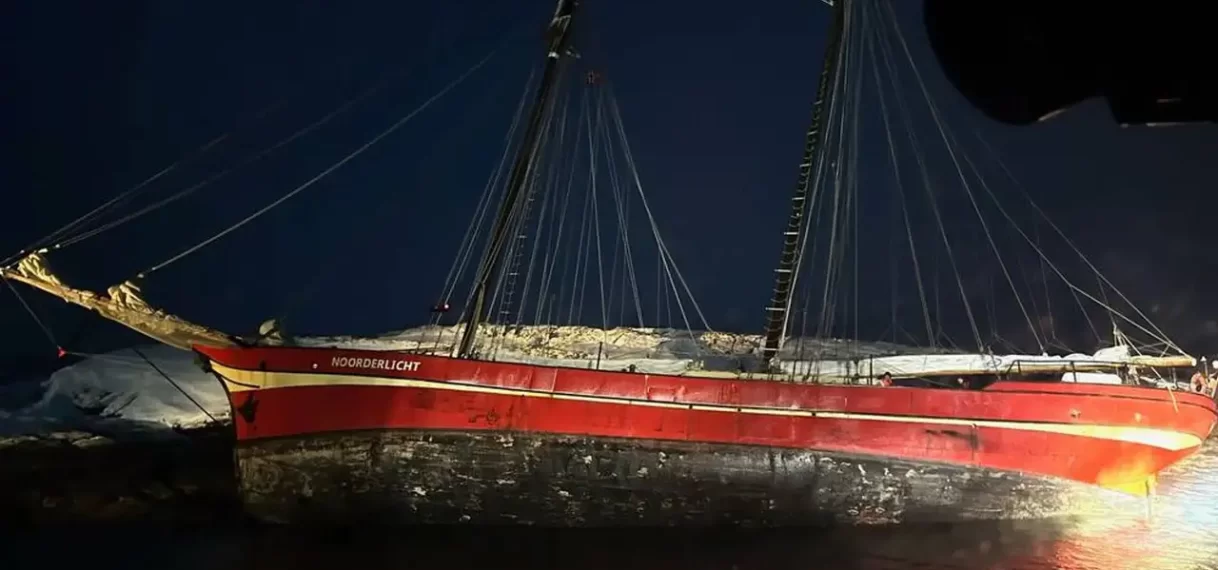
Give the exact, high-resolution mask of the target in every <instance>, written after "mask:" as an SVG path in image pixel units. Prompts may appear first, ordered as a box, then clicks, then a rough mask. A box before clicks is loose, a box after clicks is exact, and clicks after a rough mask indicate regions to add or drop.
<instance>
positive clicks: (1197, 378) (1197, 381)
mask: <svg viewBox="0 0 1218 570" xmlns="http://www.w3.org/2000/svg"><path fill="white" fill-rule="evenodd" d="M1190 382H1191V384H1192V386H1193V391H1194V392H1196V393H1198V394H1200V393H1202V392H1204V391H1205V376H1204V375H1202V374H1201V373H1200V372H1194V373H1193V377H1192V380H1191V381H1190Z"/></svg>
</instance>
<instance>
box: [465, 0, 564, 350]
mask: <svg viewBox="0 0 1218 570" xmlns="http://www.w3.org/2000/svg"><path fill="white" fill-rule="evenodd" d="M576 4H577V2H576V0H558V6H557V8H555V10H554V17H553V18H552V19H551V20H550V25H549V27H548V28H547V29H546V64H545V70H544V71H543V72H542V76H541V84H540V85H539V86H538V88H537V97H536V99H535V100H534V101H533V108H532V111H531V112H530V115H529V122H528V124H527V126H526V127H525V131H524V138H523V139H522V141H521V143H520V149H519V151H518V152H517V154H516V160H515V161H514V162H513V164H512V171H511V175H510V176H509V177H508V186H507V190H506V192H505V193H504V196H503V203H502V207H501V208H500V209H499V216H498V217H497V218H495V226H494V228H493V229H492V230H491V241H490V244H489V247H488V248H487V250H486V254H485V255H484V256H483V258H482V262H481V263H480V264H479V265H478V273H477V275H476V277H475V280H474V295H473V299H472V300H471V301H470V305H469V307H467V309H468V310H467V311H466V325H465V331H464V332H463V333H462V334H461V344H460V348H459V349H458V352H457V356H458V357H461V358H468V357H470V356H471V353H472V351H473V348H474V342H475V341H476V340H477V337H478V326H479V325H481V324H482V321H483V320H485V319H486V317H487V315H485V314H484V313H486V311H487V309H486V290H487V285H488V284H489V283H490V282H491V281H492V279H493V278H494V277H495V276H496V275H497V274H498V272H499V269H500V266H501V264H502V262H503V256H504V253H505V252H506V250H507V247H506V245H507V244H506V242H507V238H508V234H509V233H511V232H510V226H511V224H510V223H509V222H510V221H511V218H512V215H513V214H515V213H516V211H517V210H518V209H519V206H520V198H521V192H520V191H521V188H522V187H523V186H524V184H525V181H526V180H528V179H529V173H530V171H531V170H532V167H533V164H534V162H535V161H534V158H535V157H536V155H537V150H538V148H537V147H538V146H539V144H538V143H539V136H538V135H539V134H540V130H541V123H542V121H543V120H544V118H545V116H546V112H547V110H548V109H549V107H550V104H551V103H552V102H553V91H554V85H555V84H556V83H558V77H559V74H560V71H561V67H560V66H559V60H560V59H562V57H563V55H565V54H564V52H565V51H566V49H567V43H568V40H569V39H570V35H571V33H570V32H571V18H572V15H573V14H574V13H575V7H576Z"/></svg>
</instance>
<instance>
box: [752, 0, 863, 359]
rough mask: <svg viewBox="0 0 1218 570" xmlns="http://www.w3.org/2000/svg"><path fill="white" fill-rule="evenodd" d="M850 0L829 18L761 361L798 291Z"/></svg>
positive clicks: (777, 341) (776, 344) (771, 352)
mask: <svg viewBox="0 0 1218 570" xmlns="http://www.w3.org/2000/svg"><path fill="white" fill-rule="evenodd" d="M847 1H848V0H836V1H835V2H834V3H833V15H832V16H831V17H830V23H829V36H828V42H827V43H826V47H825V55H824V60H823V61H822V63H821V71H820V84H819V85H818V86H817V88H816V102H815V103H813V105H812V124H811V125H810V126H809V127H808V133H807V135H806V136H805V139H804V154H803V159H802V160H801V161H800V164H799V179H798V181H797V182H796V184H795V195H794V196H792V197H791V214H790V217H789V218H788V219H787V227H786V230H784V231H783V243H782V254H781V255H780V256H779V260H778V267H777V268H776V269H775V270H774V274H775V275H774V295H773V297H772V298H771V300H770V305H769V306H768V307H766V324H765V332H764V336H765V341H764V343H763V344H762V352H761V354H762V358H763V359H764V360H765V361H766V362H769V361H771V360H772V359H773V358H774V356H775V355H776V354H777V353H778V349H779V348H780V346H781V345H782V339H783V337H784V336H786V332H787V325H788V323H789V322H790V313H791V293H792V292H793V290H794V289H795V282H796V275H795V272H796V271H797V270H798V268H799V259H800V257H801V256H802V255H803V245H804V240H803V236H804V235H805V232H806V225H807V222H806V220H805V219H804V214H805V213H806V212H807V198H808V191H809V189H810V188H811V186H812V184H814V182H815V181H814V179H813V178H814V176H815V173H816V165H817V163H818V161H819V160H820V146H821V142H822V141H823V140H824V128H823V126H824V124H823V123H824V115H825V111H826V109H829V108H830V104H831V102H832V99H833V91H834V90H835V89H834V86H833V83H834V81H835V80H836V78H837V61H838V59H839V56H840V54H841V46H842V28H843V27H844V25H845V18H846V16H845V13H846V8H845V4H846V2H847Z"/></svg>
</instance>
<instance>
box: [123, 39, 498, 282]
mask: <svg viewBox="0 0 1218 570" xmlns="http://www.w3.org/2000/svg"><path fill="white" fill-rule="evenodd" d="M496 52H498V48H496V49H495V50H492V51H491V53H489V54H487V55H486V57H484V58H482V60H481V61H479V62H478V63H476V64H475V65H474V66H473V67H471V68H470V69H468V70H466V71H465V73H463V74H461V76H460V77H458V78H457V79H455V80H453V81H452V82H451V83H449V84H448V85H446V86H445V87H444V88H443V89H441V90H440V92H439V93H436V94H435V95H433V96H431V98H429V99H427V101H425V102H424V103H423V104H422V105H420V106H419V107H417V108H415V109H414V110H413V111H411V112H410V113H408V114H407V115H406V116H404V117H402V118H401V119H398V121H397V122H395V123H394V124H393V125H391V126H390V127H389V128H388V129H385V130H384V131H381V133H380V134H378V135H377V136H375V137H373V138H372V140H370V141H368V142H366V143H364V144H363V145H362V146H360V147H359V148H357V149H355V150H354V151H352V152H351V153H350V154H348V155H347V156H345V157H344V158H342V159H341V160H339V161H338V162H336V163H334V164H332V165H331V166H330V167H328V168H326V169H325V170H323V171H321V172H320V173H319V174H317V175H316V176H314V177H313V178H311V179H309V180H308V181H306V182H305V183H304V184H301V185H300V186H297V187H296V188H295V189H293V190H292V191H291V192H288V193H287V194H285V195H283V196H281V197H280V198H279V199H277V200H275V201H274V202H271V203H270V204H267V205H266V206H264V207H263V208H262V209H260V210H258V211H256V212H254V213H253V214H250V215H249V216H246V217H245V218H244V219H242V220H241V221H239V222H237V223H236V224H233V225H231V226H229V227H228V228H226V229H224V230H223V231H221V232H220V233H218V234H216V235H214V236H212V237H210V238H207V239H205V240H203V241H201V242H199V243H197V244H195V245H194V246H192V247H190V248H188V249H186V250H184V251H182V252H181V253H179V254H177V255H175V256H173V257H171V258H169V259H167V260H165V261H162V262H161V263H159V264H157V265H154V266H152V267H150V268H148V269H147V270H145V271H143V272H142V273H140V274H139V277H140V278H144V277H147V276H148V275H150V274H152V273H154V272H156V271H159V270H161V269H163V268H165V267H166V266H168V265H170V264H172V263H174V262H176V261H178V260H180V259H182V258H184V257H186V256H188V255H190V254H192V253H194V252H196V251H198V250H200V249H202V248H204V247H206V246H208V245H210V244H211V243H213V242H215V241H216V240H218V239H220V238H222V237H224V236H226V235H228V234H230V233H232V232H233V231H235V230H236V229H238V228H240V227H241V226H244V225H245V224H248V223H249V222H252V221H253V220H255V219H257V218H258V217H259V216H261V215H263V214H265V213H266V212H268V211H270V210H271V209H272V208H274V207H276V206H278V205H280V204H282V203H284V202H286V201H287V200H288V199H290V198H292V197H293V196H296V195H297V194H299V193H301V192H303V191H304V190H305V189H307V188H309V187H310V186H312V185H314V184H316V183H317V182H318V181H320V180H321V179H322V178H325V177H326V176H327V175H329V174H330V173H331V172H334V171H335V170H338V169H339V168H341V167H342V166H343V165H345V164H347V163H348V162H350V161H351V160H352V159H354V158H355V157H357V156H359V155H360V154H362V153H363V152H364V151H366V150H368V149H369V148H371V147H372V146H373V145H375V144H376V143H378V142H380V141H381V140H382V139H384V138H385V137H387V136H389V135H390V134H392V133H393V132H395V131H397V130H398V128H400V127H401V126H402V125H405V124H406V123H407V122H408V121H410V120H411V119H413V118H414V117H415V116H416V115H418V114H419V113H421V112H422V111H423V110H425V109H427V108H428V107H430V106H431V104H432V103H434V102H436V101H437V100H438V99H440V97H443V96H444V95H445V94H447V93H448V92H449V91H451V90H452V89H453V88H454V87H456V86H457V85H460V84H461V83H462V82H464V81H465V79H466V78H467V77H469V76H470V75H471V74H473V73H474V72H475V71H477V70H478V69H480V68H481V67H482V66H483V65H484V64H485V63H486V62H487V61H489V60H490V59H491V57H492V56H494V55H495V53H496Z"/></svg>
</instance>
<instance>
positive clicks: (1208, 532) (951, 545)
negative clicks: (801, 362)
mask: <svg viewBox="0 0 1218 570" xmlns="http://www.w3.org/2000/svg"><path fill="white" fill-rule="evenodd" d="M1216 487H1218V443H1215V442H1211V443H1209V444H1207V446H1206V449H1205V450H1204V451H1203V452H1202V453H1201V454H1198V455H1197V456H1195V457H1193V458H1192V459H1190V460H1188V461H1187V462H1185V463H1184V464H1182V465H1180V466H1178V467H1177V468H1175V469H1173V470H1172V471H1171V472H1169V473H1167V474H1165V475H1164V477H1163V478H1162V479H1161V482H1160V486H1159V491H1160V494H1159V496H1158V498H1157V500H1156V503H1155V508H1154V511H1155V518H1154V519H1153V520H1151V521H1147V520H1146V519H1145V516H1144V514H1145V513H1144V509H1143V508H1142V503H1141V502H1140V501H1108V502H1101V501H1097V502H1096V503H1095V504H1094V505H1090V506H1088V508H1087V512H1085V513H1082V516H1081V517H1080V518H1079V519H1077V520H1072V521H1058V522H1044V521H1039V522H1012V523H1000V524H999V523H988V524H968V525H920V526H904V527H889V528H842V529H833V530H821V531H813V530H782V531H740V530H727V529H722V530H712V531H702V532H689V531H664V532H656V531H647V532H639V531H632V532H624V531H569V530H561V531H559V530H537V529H523V528H500V529H471V528H452V529H423V530H419V529H413V530H407V529H401V530H394V531H385V530H370V529H345V530H333V529H330V530H320V529H312V530H300V529H266V528H231V527H230V528H228V529H218V528H214V527H213V528H207V529H191V530H181V529H177V530H174V529H165V528H145V527H140V528H135V527H106V528H103V529H100V530H99V529H97V528H76V529H62V528H60V529H54V530H52V531H46V532H42V533H39V534H37V535H32V536H24V537H16V536H11V535H10V536H9V538H10V539H12V542H9V544H7V545H5V548H3V549H0V567H3V568H10V567H11V568H46V567H54V566H56V565H59V566H63V567H66V566H68V565H79V564H83V563H87V564H88V566H89V568H90V569H91V570H93V569H95V568H111V567H113V568H153V567H155V568H159V569H164V570H169V569H186V568H190V569H194V568H199V569H204V568H206V569H208V570H214V569H216V568H233V567H241V568H258V569H259V570H301V569H305V568H327V569H333V568H358V569H359V570H380V569H390V568H443V569H454V568H490V569H499V568H579V569H581V570H591V569H600V568H606V569H609V568H611V569H613V570H646V569H652V568H655V569H665V570H673V569H678V568H698V569H699V570H711V569H719V568H722V569H739V570H743V569H751V568H759V569H761V568H764V569H769V568H800V569H817V568H826V569H833V570H839V569H841V570H845V569H898V568H902V569H903V568H961V569H965V568H967V569H983V568H993V569H999V568H1029V569H1036V568H1046V569H1047V568H1062V569H1080V570H1081V569H1104V570H1120V569H1125V568H1128V569H1131V570H1132V569H1136V570H1143V569H1146V570H1153V569H1160V568H1162V569H1193V568H1218V503H1216V502H1215V501H1213V500H1211V498H1210V497H1211V489H1215V488H1216ZM6 542H7V541H6ZM14 545H20V548H15V547H14ZM65 545H70V548H65ZM8 556H15V557H16V560H15V562H16V563H15V564H9V563H8V562H7V561H4V560H3V559H4V558H5V557H8Z"/></svg>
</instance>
